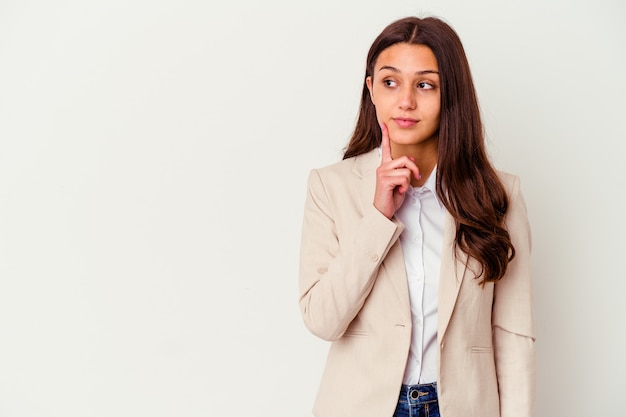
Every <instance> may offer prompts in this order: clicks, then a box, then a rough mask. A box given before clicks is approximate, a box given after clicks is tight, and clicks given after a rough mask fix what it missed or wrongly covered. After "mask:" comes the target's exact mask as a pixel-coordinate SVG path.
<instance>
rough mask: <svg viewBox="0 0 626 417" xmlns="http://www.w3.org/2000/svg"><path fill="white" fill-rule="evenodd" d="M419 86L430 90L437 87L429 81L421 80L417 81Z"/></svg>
mask: <svg viewBox="0 0 626 417" xmlns="http://www.w3.org/2000/svg"><path fill="white" fill-rule="evenodd" d="M417 88H420V89H423V90H430V89H432V88H435V86H434V85H433V84H431V83H429V82H426V81H421V82H419V83H417Z"/></svg>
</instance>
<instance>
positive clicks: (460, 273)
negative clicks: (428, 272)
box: [437, 214, 468, 341]
mask: <svg viewBox="0 0 626 417" xmlns="http://www.w3.org/2000/svg"><path fill="white" fill-rule="evenodd" d="M455 234H456V225H455V222H454V218H453V217H452V216H451V215H450V214H447V215H446V226H445V230H444V237H443V250H442V253H441V272H440V275H439V306H438V312H437V320H438V323H437V324H438V326H437V330H438V337H439V340H440V341H441V340H442V339H443V336H444V334H445V332H446V329H447V328H448V324H450V319H451V318H452V312H453V311H454V306H455V304H456V300H457V298H458V296H459V290H460V289H461V284H462V283H463V279H464V278H465V274H466V272H467V264H468V262H467V261H468V255H467V254H465V253H464V252H461V251H457V253H458V256H455V246H454V239H455Z"/></svg>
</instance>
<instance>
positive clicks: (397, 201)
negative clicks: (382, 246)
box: [374, 123, 420, 219]
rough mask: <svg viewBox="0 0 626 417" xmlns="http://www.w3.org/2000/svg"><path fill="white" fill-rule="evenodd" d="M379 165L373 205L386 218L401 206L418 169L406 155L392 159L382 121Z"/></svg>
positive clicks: (418, 174)
mask: <svg viewBox="0 0 626 417" xmlns="http://www.w3.org/2000/svg"><path fill="white" fill-rule="evenodd" d="M381 130H382V134H383V138H382V142H381V160H380V166H379V167H378V168H377V169H376V191H375V193H374V207H376V208H377V209H378V211H380V212H381V213H382V214H383V215H385V216H386V217H387V218H388V219H391V218H392V217H393V215H394V214H395V212H396V211H397V210H398V209H399V208H400V206H402V203H403V202H404V197H405V196H406V192H407V191H408V190H409V188H410V187H411V175H413V176H414V177H415V178H416V179H420V171H419V168H418V167H417V165H415V160H414V159H413V158H410V157H408V156H406V155H405V156H401V157H400V158H397V159H393V158H392V157H391V143H390V141H389V131H388V130H387V126H386V125H385V124H384V123H383V124H382V125H381Z"/></svg>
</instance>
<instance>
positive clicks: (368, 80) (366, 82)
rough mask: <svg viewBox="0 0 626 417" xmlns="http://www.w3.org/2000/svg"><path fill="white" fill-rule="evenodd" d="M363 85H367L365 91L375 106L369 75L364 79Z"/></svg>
mask: <svg viewBox="0 0 626 417" xmlns="http://www.w3.org/2000/svg"><path fill="white" fill-rule="evenodd" d="M365 85H367V89H368V90H369V92H370V100H372V104H373V105H374V106H376V102H375V101H374V90H373V88H372V76H371V75H368V76H367V77H366V78H365Z"/></svg>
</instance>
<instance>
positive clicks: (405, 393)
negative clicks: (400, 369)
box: [393, 382, 439, 417]
mask: <svg viewBox="0 0 626 417" xmlns="http://www.w3.org/2000/svg"><path fill="white" fill-rule="evenodd" d="M393 417H439V402H438V401H437V383H435V382H434V383H432V384H419V385H402V389H401V390H400V398H399V399H398V405H397V406H396V412H395V413H393Z"/></svg>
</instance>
